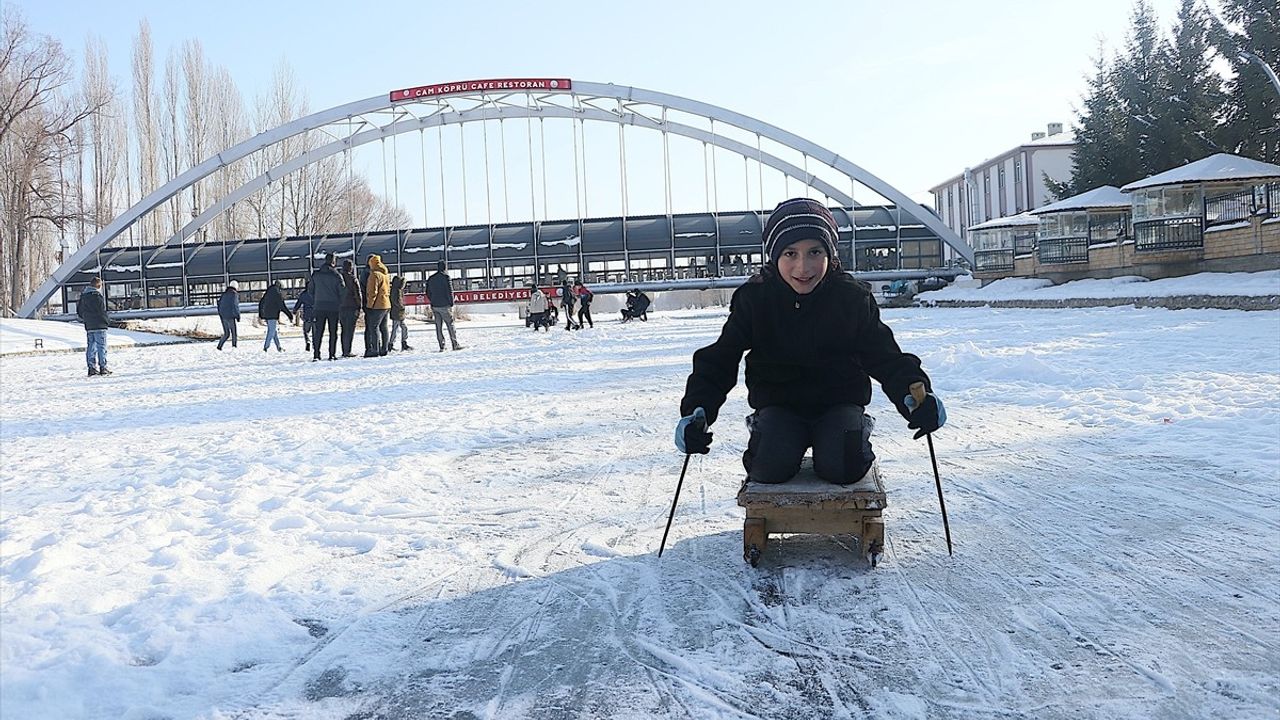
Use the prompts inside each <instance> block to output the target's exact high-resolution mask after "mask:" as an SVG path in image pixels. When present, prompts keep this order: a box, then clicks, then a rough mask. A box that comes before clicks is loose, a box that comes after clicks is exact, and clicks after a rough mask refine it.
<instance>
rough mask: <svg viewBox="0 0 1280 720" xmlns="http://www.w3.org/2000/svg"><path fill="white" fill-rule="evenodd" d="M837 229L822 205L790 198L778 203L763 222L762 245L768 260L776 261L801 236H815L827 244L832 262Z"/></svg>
mask: <svg viewBox="0 0 1280 720" xmlns="http://www.w3.org/2000/svg"><path fill="white" fill-rule="evenodd" d="M839 237H840V229H839V227H837V226H836V219H835V216H833V215H832V214H831V211H830V210H828V209H827V208H826V206H825V205H823V204H822V203H820V202H818V201H817V200H811V199H809V198H792V199H790V200H783V201H782V202H780V203H778V207H776V208H774V209H773V212H772V213H770V214H769V219H768V220H767V221H765V224H764V249H765V253H766V254H767V255H768V256H769V262H771V263H773V264H774V265H777V264H778V257H779V256H780V255H782V251H783V250H784V249H786V247H787V246H788V245H790V244H792V243H796V242H799V241H801V240H818V241H820V242H822V244H823V245H825V246H826V248H827V257H828V258H829V259H830V262H831V264H832V265H835V264H837V263H838V262H839V257H838V256H837V255H836V240H837V239H839Z"/></svg>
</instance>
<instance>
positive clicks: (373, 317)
mask: <svg viewBox="0 0 1280 720" xmlns="http://www.w3.org/2000/svg"><path fill="white" fill-rule="evenodd" d="M365 265H366V266H367V267H368V270H369V278H368V279H367V280H366V281H365V294H364V297H365V301H364V356H365V357H381V356H383V355H386V354H387V351H388V350H389V349H390V348H391V333H390V332H389V331H388V329H387V313H388V312H390V310H391V278H390V277H389V276H388V275H387V266H386V265H383V264H382V256H381V255H370V256H369V257H368V259H366V260H365Z"/></svg>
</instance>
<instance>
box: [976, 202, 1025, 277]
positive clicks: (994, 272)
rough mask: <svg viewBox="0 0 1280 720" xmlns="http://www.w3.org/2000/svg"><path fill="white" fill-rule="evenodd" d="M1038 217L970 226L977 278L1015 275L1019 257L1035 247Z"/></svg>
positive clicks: (991, 221) (1000, 219) (1016, 217)
mask: <svg viewBox="0 0 1280 720" xmlns="http://www.w3.org/2000/svg"><path fill="white" fill-rule="evenodd" d="M1038 222H1039V221H1038V220H1036V218H1035V216H1033V215H1031V214H1030V213H1021V214H1019V215H1011V216H1009V217H1002V218H996V219H994V220H988V221H986V222H984V223H979V224H977V225H970V226H969V242H971V243H973V261H974V264H973V271H974V275H975V276H978V277H982V278H987V279H994V278H999V277H1006V276H1009V275H1013V274H1015V273H1014V263H1015V260H1016V258H1017V257H1019V256H1026V255H1030V254H1031V252H1032V251H1033V249H1034V248H1035V242H1036V225H1037V224H1038Z"/></svg>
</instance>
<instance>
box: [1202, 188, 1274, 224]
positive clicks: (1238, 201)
mask: <svg viewBox="0 0 1280 720" xmlns="http://www.w3.org/2000/svg"><path fill="white" fill-rule="evenodd" d="M1277 215H1280V182H1273V183H1267V184H1265V185H1254V186H1253V187H1247V188H1244V189H1243V190H1236V191H1234V192H1229V193H1223V194H1222V195H1215V196H1213V197H1210V198H1205V199H1204V226H1205V228H1206V229H1207V228H1211V227H1217V226H1220V225H1229V224H1231V223H1236V222H1243V221H1246V220H1248V219H1249V218H1251V217H1263V218H1272V217H1276V216H1277Z"/></svg>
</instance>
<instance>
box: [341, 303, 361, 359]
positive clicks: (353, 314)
mask: <svg viewBox="0 0 1280 720" xmlns="http://www.w3.org/2000/svg"><path fill="white" fill-rule="evenodd" d="M359 318H360V308H342V309H340V310H338V322H339V323H340V324H341V325H342V355H343V356H344V357H345V356H347V355H350V354H351V342H352V341H353V340H355V339H356V320H357V319H359Z"/></svg>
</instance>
